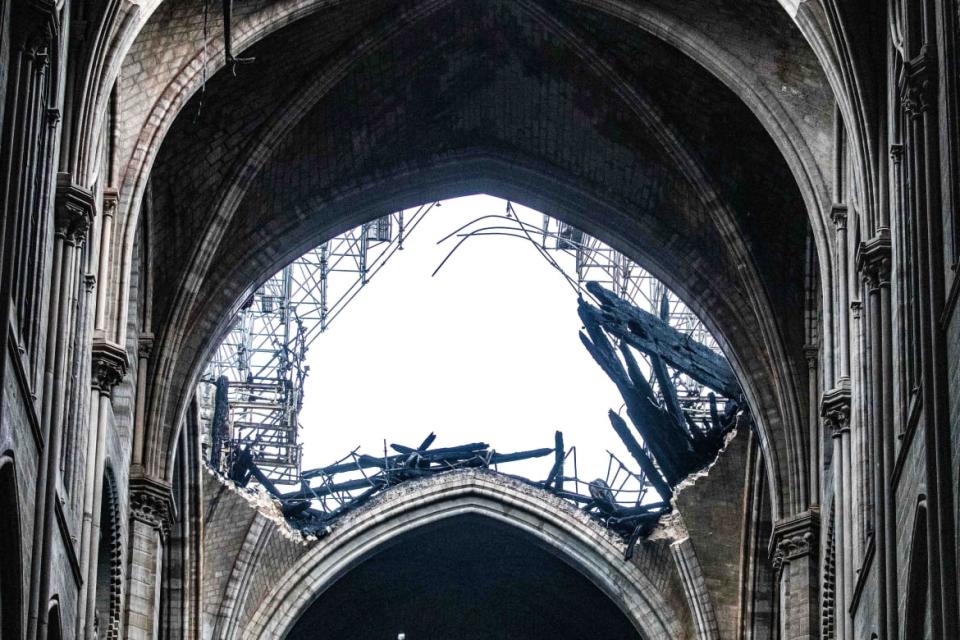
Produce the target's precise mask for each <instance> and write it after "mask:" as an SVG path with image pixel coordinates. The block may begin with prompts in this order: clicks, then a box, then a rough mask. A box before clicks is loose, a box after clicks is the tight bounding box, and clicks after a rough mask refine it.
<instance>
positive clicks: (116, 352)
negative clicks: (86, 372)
mask: <svg viewBox="0 0 960 640" xmlns="http://www.w3.org/2000/svg"><path fill="white" fill-rule="evenodd" d="M92 355H93V363H92V368H91V378H92V383H93V387H94V388H95V389H98V390H99V391H100V392H101V393H106V394H107V395H109V394H110V392H111V391H112V390H113V388H114V387H115V386H117V385H118V384H120V381H121V380H123V376H124V375H126V373H127V352H126V351H124V350H123V349H122V348H121V347H120V345H117V344H113V343H112V342H105V341H102V342H101V341H98V342H94V343H93V348H92Z"/></svg>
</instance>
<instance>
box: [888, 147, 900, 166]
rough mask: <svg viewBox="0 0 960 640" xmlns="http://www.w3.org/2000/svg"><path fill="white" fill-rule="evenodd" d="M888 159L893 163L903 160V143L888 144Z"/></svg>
mask: <svg viewBox="0 0 960 640" xmlns="http://www.w3.org/2000/svg"><path fill="white" fill-rule="evenodd" d="M890 159H891V160H892V161H893V163H894V164H900V163H901V162H902V161H903V145H902V144H900V143H894V144H891V145H890Z"/></svg>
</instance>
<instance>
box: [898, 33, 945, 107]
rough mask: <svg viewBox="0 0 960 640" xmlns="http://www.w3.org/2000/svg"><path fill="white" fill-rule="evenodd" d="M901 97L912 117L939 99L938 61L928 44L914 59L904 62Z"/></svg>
mask: <svg viewBox="0 0 960 640" xmlns="http://www.w3.org/2000/svg"><path fill="white" fill-rule="evenodd" d="M903 68H904V73H903V74H902V75H901V82H900V99H901V104H902V105H903V110H904V111H905V112H906V113H907V115H908V116H910V117H911V118H919V117H922V116H923V113H924V112H926V111H928V110H929V109H930V108H931V107H932V106H933V104H934V102H935V101H936V99H937V62H936V60H935V59H934V56H933V54H932V53H931V51H930V49H929V48H928V47H926V46H924V47H923V49H922V50H921V51H920V55H918V56H917V57H916V58H914V59H913V60H909V61H907V62H904V65H903Z"/></svg>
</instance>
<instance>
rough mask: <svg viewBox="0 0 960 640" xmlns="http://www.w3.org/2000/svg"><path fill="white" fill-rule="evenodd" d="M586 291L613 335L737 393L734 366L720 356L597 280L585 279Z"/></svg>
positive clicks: (711, 384) (713, 385) (699, 378)
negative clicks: (587, 280) (604, 286)
mask: <svg viewBox="0 0 960 640" xmlns="http://www.w3.org/2000/svg"><path fill="white" fill-rule="evenodd" d="M587 291H589V292H590V294H591V295H593V297H594V298H596V299H597V301H598V302H599V303H600V309H595V308H594V307H591V308H594V309H595V310H596V311H597V313H598V314H599V322H600V324H601V326H602V327H603V328H604V329H606V330H607V331H609V332H610V333H611V334H612V335H615V336H616V337H618V338H620V339H621V340H623V341H624V342H626V343H627V344H629V345H630V346H632V347H633V348H635V349H637V350H639V351H642V352H644V353H647V354H656V355H659V356H660V357H661V358H663V360H664V362H666V363H667V364H668V365H670V366H671V367H673V368H674V369H677V370H680V371H683V372H684V373H685V374H686V375H688V376H690V377H691V378H693V379H694V380H696V381H697V382H699V383H700V384H702V385H704V386H707V387H709V388H711V389H713V390H715V391H717V392H719V393H720V394H721V395H723V396H724V397H727V398H734V399H735V398H738V397H739V396H740V385H739V384H737V379H736V376H734V374H733V369H731V368H730V364H729V363H728V362H727V361H726V360H725V359H724V358H723V357H722V356H720V355H719V354H717V353H715V352H714V351H712V350H711V349H709V348H708V347H706V346H705V345H702V344H700V343H699V342H697V341H695V340H693V339H691V338H690V336H688V335H686V334H684V333H681V332H680V331H677V330H676V329H674V328H673V327H671V326H670V325H669V324H667V323H666V322H663V321H661V320H660V318H658V317H657V316H655V315H653V314H652V313H647V312H646V311H644V310H643V309H640V308H639V307H637V306H635V305H633V304H631V303H630V302H628V301H626V300H623V299H622V298H620V297H619V296H617V295H615V294H614V293H612V292H611V291H608V290H607V289H605V288H603V287H602V286H601V285H600V284H598V283H596V282H588V283H587Z"/></svg>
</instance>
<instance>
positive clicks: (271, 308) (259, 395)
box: [203, 203, 436, 484]
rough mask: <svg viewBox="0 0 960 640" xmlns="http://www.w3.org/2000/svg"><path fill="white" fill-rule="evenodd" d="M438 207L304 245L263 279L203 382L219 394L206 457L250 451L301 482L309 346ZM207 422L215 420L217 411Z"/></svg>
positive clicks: (217, 460)
mask: <svg viewBox="0 0 960 640" xmlns="http://www.w3.org/2000/svg"><path fill="white" fill-rule="evenodd" d="M435 204H436V203H430V204H426V205H423V206H421V207H418V208H416V209H410V210H406V211H397V212H395V213H392V214H390V215H387V216H384V217H382V218H377V219H376V220H373V221H372V222H368V223H365V224H363V225H360V226H359V227H356V228H354V229H351V230H349V231H347V232H346V233H343V234H341V235H339V236H336V237H335V238H333V239H331V240H329V241H327V242H325V243H323V244H321V245H320V246H318V247H316V248H314V249H312V250H310V251H308V252H307V253H305V254H304V255H302V256H301V257H299V258H297V259H296V260H294V261H293V262H292V263H290V264H289V265H287V266H286V267H284V268H283V269H281V270H280V271H279V272H277V273H276V274H274V275H273V276H272V277H271V278H269V279H268V280H267V281H266V282H265V283H264V284H263V285H262V286H261V287H260V288H259V289H257V290H256V292H254V293H253V295H251V296H250V297H249V298H248V299H247V300H246V302H245V303H244V304H243V306H242V307H241V308H240V310H239V311H238V313H237V317H236V320H235V322H234V325H233V327H232V329H231V330H230V331H229V333H228V334H227V335H226V337H225V338H224V339H223V341H222V342H221V344H220V345H219V347H218V348H217V350H216V353H215V354H214V356H213V358H212V359H211V361H210V364H209V366H208V367H207V370H206V372H205V375H204V377H203V380H204V382H205V383H208V384H209V383H217V381H220V380H221V379H222V380H223V381H224V382H225V383H223V382H221V384H219V385H217V391H216V392H215V393H219V394H224V393H225V394H226V395H227V397H226V398H217V399H216V403H217V404H220V405H221V406H226V407H228V409H227V411H226V414H225V415H223V416H222V418H221V419H220V420H219V422H220V424H212V425H211V426H212V431H213V433H212V436H211V439H212V441H211V442H210V448H211V456H210V457H211V460H212V461H213V462H214V464H215V466H218V467H221V468H227V467H228V466H229V465H230V463H231V460H230V459H229V456H231V455H233V454H234V452H235V451H236V450H237V448H238V446H242V447H245V448H249V450H250V452H251V453H252V454H253V459H254V461H255V462H256V464H257V465H258V467H259V468H260V469H261V470H262V471H263V472H264V474H265V475H266V476H267V477H268V478H269V479H270V480H271V481H272V482H275V483H279V484H297V483H299V481H300V461H301V446H300V441H299V428H300V425H299V421H298V417H299V413H300V409H301V407H302V404H303V395H302V389H303V381H304V379H305V378H306V376H307V374H308V372H309V367H308V366H307V365H306V354H307V350H308V349H309V348H310V346H311V345H312V344H313V342H314V341H315V340H316V339H317V336H319V335H320V334H321V333H323V332H324V331H326V330H327V328H328V327H329V326H330V324H331V323H332V322H333V321H334V320H335V319H336V318H337V317H338V316H339V315H340V313H341V312H342V311H343V310H344V308H345V307H346V306H347V305H348V304H349V303H350V301H352V300H353V298H354V297H355V296H356V295H357V294H358V293H359V292H360V290H361V289H362V288H363V287H364V286H366V285H367V283H369V282H370V280H371V279H372V278H373V277H374V276H376V274H377V273H378V272H379V271H380V269H382V268H383V266H384V265H385V264H386V263H387V262H388V261H389V260H390V258H391V257H392V256H393V255H394V253H395V252H396V251H398V250H400V249H402V248H403V242H404V239H405V238H406V237H407V236H408V235H409V234H410V233H412V232H413V231H414V230H415V229H416V227H417V226H418V225H419V224H420V222H421V221H422V220H423V218H424V217H425V216H426V215H427V213H428V212H429V211H430V210H431V209H432V208H433V207H434V206H435ZM212 422H217V419H216V417H215V416H214V417H213V418H212ZM220 452H225V453H226V456H224V457H223V459H221V456H220Z"/></svg>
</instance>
